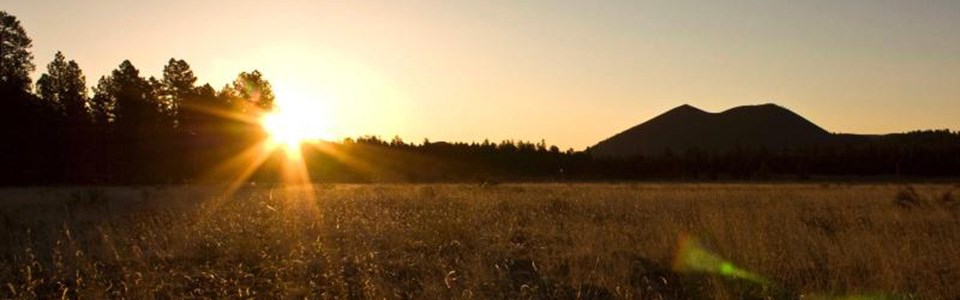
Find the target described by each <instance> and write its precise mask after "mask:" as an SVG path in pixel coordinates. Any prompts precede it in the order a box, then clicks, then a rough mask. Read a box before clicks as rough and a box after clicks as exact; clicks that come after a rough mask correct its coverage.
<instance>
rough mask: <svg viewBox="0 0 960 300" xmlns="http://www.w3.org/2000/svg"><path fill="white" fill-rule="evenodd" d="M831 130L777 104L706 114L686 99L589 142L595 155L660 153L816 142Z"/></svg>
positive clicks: (719, 150)
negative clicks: (645, 120)
mask: <svg viewBox="0 0 960 300" xmlns="http://www.w3.org/2000/svg"><path fill="white" fill-rule="evenodd" d="M829 136H830V134H829V133H828V132H827V131H826V130H823V129H822V128H820V127H819V126H817V125H816V124H813V123H811V122H810V121H808V120H807V119H804V118H803V117H801V116H800V115H797V114H796V113H794V112H792V111H790V110H789V109H787V108H784V107H782V106H779V105H776V104H773V103H766V104H758V105H747V106H738V107H734V108H730V109H728V110H725V111H723V112H720V113H709V112H705V111H703V110H700V109H699V108H696V107H693V106H691V105H689V104H684V105H681V106H678V107H676V108H674V109H671V110H669V111H667V112H665V113H663V114H661V115H659V116H657V117H655V118H653V119H650V120H649V121H647V122H644V123H641V124H640V125H637V126H634V127H632V128H630V129H628V130H626V131H624V132H621V133H619V134H617V135H614V136H613V137H610V138H608V139H606V140H604V141H601V142H600V143H598V144H596V145H594V146H593V147H590V152H591V153H592V154H593V155H595V156H598V157H626V156H637V155H647V156H651V155H659V154H663V153H664V151H666V150H671V151H673V152H674V153H682V152H683V151H686V150H688V149H699V150H705V151H713V152H722V151H727V150H732V149H736V148H738V147H748V148H761V147H763V148H768V149H780V148H784V147H793V146H801V145H808V144H815V143H819V142H821V141H824V140H827V139H829Z"/></svg>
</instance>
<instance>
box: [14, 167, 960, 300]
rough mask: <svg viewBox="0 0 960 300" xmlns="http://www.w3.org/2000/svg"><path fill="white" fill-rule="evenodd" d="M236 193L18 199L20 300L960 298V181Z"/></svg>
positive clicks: (26, 193) (126, 192)
mask: <svg viewBox="0 0 960 300" xmlns="http://www.w3.org/2000/svg"><path fill="white" fill-rule="evenodd" d="M219 191H220V189H219V188H217V187H139V188H133V187H126V188H56V189H52V188H26V189H5V190H0V284H2V287H0V298H43V299H49V298H60V297H67V298H78V297H79V298H87V299H90V298H95V299H96V298H159V299H175V298H258V299H271V298H304V297H306V298H330V299H333V298H338V299H358V298H359V299H365V298H369V299H374V298H376V299H384V298H386V299H405V298H414V299H502V298H531V299H578V298H579V299H751V298H758V299H763V298H786V299H790V298H794V299H796V298H803V299H818V298H819V299H833V298H838V299H883V298H888V299H891V298H901V297H902V298H918V299H957V298H960V200H958V198H957V196H960V195H958V193H960V188H958V186H954V185H914V186H912V187H909V188H908V187H906V186H901V185H838V184H810V185H800V184H769V185H766V184H517V185H513V184H503V185H495V186H484V187H481V186H476V185H317V186H313V187H310V188H298V189H290V188H275V187H249V186H248V187H244V188H241V189H240V190H238V191H236V193H234V194H233V196H231V197H223V196H220V192H219ZM844 297H847V298H844ZM851 297H861V298H851Z"/></svg>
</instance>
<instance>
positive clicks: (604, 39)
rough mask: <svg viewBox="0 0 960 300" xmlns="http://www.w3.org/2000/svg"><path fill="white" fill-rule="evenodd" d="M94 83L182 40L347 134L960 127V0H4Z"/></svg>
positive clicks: (195, 63) (496, 135)
mask: <svg viewBox="0 0 960 300" xmlns="http://www.w3.org/2000/svg"><path fill="white" fill-rule="evenodd" d="M0 4H2V5H0V9H3V10H6V11H7V12H9V13H11V14H13V15H15V16H17V17H18V18H19V19H20V20H21V22H22V24H23V26H24V27H25V28H26V30H27V32H28V34H29V35H30V36H31V37H32V38H33V41H34V47H33V52H34V56H35V63H36V64H37V67H38V68H37V69H38V74H39V72H41V71H43V70H45V68H46V64H47V63H49V62H50V60H52V59H53V54H54V53H55V52H56V51H57V50H62V51H63V52H64V54H65V55H66V56H67V58H69V59H74V60H76V61H77V62H78V63H79V64H80V66H81V67H82V68H83V70H84V72H85V74H86V76H87V82H88V84H90V85H93V84H95V83H96V80H97V78H99V77H100V76H102V75H104V74H107V73H108V72H109V71H110V70H112V69H114V68H116V67H117V65H119V63H120V62H121V61H123V60H124V59H130V60H131V61H132V62H133V63H134V65H136V66H137V67H138V68H140V69H141V71H142V72H144V74H145V75H154V76H158V77H159V75H160V70H161V69H162V67H163V65H164V64H165V63H166V62H167V60H168V59H169V58H171V57H176V58H182V59H185V60H186V61H187V62H188V63H190V64H191V66H192V67H193V69H194V71H195V73H196V74H197V76H198V77H199V78H200V82H209V83H211V84H213V85H214V86H215V87H217V88H220V87H222V86H223V84H225V83H226V82H228V81H230V80H232V78H234V77H235V76H236V74H237V73H239V72H240V71H245V70H252V69H259V70H261V71H262V72H263V73H264V75H265V76H266V77H267V79H268V80H270V81H271V82H272V83H273V84H274V86H275V88H276V89H277V94H278V96H279V97H281V99H279V101H281V103H282V102H283V101H284V99H283V98H291V99H293V98H296V99H300V100H299V101H304V100H306V99H309V100H310V101H316V103H315V104H316V105H314V107H321V108H322V109H320V110H323V111H322V112H318V116H322V117H325V118H329V119H330V120H331V122H332V124H333V126H334V128H333V129H332V130H333V134H334V135H335V136H338V137H343V136H358V135H363V134H375V135H380V136H382V137H384V138H391V137H393V136H394V135H399V136H401V137H403V138H405V139H406V140H408V141H416V142H419V141H421V140H422V139H423V138H425V137H427V138H430V139H431V140H433V141H437V140H451V141H482V140H483V139H484V138H490V140H492V141H499V140H502V139H508V138H511V139H523V140H531V141H539V140H540V139H546V141H547V142H548V143H550V144H557V145H559V146H560V147H561V148H567V147H573V148H575V149H582V148H584V147H586V146H589V145H592V144H593V143H595V142H597V141H600V140H602V139H604V138H606V137H609V136H610V135H613V134H615V133H618V132H620V131H622V130H624V129H627V128H629V127H631V126H633V125H636V124H638V123H640V122H642V121H645V120H647V119H649V118H651V117H653V116H655V115H657V114H659V113H662V112H664V111H666V110H668V109H670V108H672V107H675V106H678V105H680V104H683V103H689V104H691V105H694V106H697V107H700V108H702V109H705V110H708V111H721V110H724V109H727V108H729V107H732V106H737V105H743V104H758V103H767V102H773V103H778V104H780V105H783V106H785V107H787V108H790V109H792V110H794V111H795V112H797V113H799V114H801V115H803V116H806V117H807V118H809V119H810V120H811V121H813V122H815V123H817V124H819V125H821V126H823V127H824V128H825V129H827V130H829V131H832V132H853V133H886V132H901V131H907V130H913V129H934V128H951V129H954V130H958V129H960V1H955V0H948V1H854V0H845V1H832V0H831V1H817V0H811V1H770V0H761V1H640V0H634V1H566V2H563V1H450V0H445V1H403V2H401V1H369V2H367V1H342V2H340V1H337V2H332V1H329V2H326V1H280V0H277V1H242V0H232V1H203V0H166V1H108V0H99V1H79V0H77V1H63V0H61V1H51V0H29V1H28V0H18V1H11V0H0Z"/></svg>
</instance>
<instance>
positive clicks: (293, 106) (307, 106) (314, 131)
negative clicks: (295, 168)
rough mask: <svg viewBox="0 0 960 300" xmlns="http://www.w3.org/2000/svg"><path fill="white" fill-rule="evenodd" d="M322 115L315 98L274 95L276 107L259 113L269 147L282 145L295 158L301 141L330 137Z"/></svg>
mask: <svg viewBox="0 0 960 300" xmlns="http://www.w3.org/2000/svg"><path fill="white" fill-rule="evenodd" d="M324 115H325V111H324V110H323V109H322V107H321V105H320V103H319V101H311V100H309V99H308V98H302V97H296V98H285V99H283V100H281V99H280V98H279V97H278V99H277V104H276V107H275V108H274V109H273V110H272V111H270V112H267V113H265V114H264V115H263V116H262V117H261V119H260V126H261V127H262V128H263V129H264V131H265V132H266V133H267V135H268V137H267V146H268V147H270V149H282V150H284V152H285V153H287V154H288V157H289V158H298V157H299V155H300V147H301V145H302V144H304V143H310V142H316V141H319V140H329V139H330V138H331V135H330V126H329V123H328V118H326V117H324Z"/></svg>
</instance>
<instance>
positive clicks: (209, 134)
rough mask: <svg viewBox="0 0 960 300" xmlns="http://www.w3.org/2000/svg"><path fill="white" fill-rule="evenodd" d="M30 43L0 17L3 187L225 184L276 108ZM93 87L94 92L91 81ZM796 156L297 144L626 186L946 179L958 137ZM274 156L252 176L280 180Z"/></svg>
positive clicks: (325, 177) (495, 175) (481, 171)
mask: <svg viewBox="0 0 960 300" xmlns="http://www.w3.org/2000/svg"><path fill="white" fill-rule="evenodd" d="M31 47H32V40H31V39H30V38H29V36H28V35H27V33H26V31H25V30H24V28H23V27H22V26H21V25H20V22H19V21H18V20H17V18H16V17H15V16H13V15H10V14H8V13H7V12H3V11H0V170H2V172H0V184H3V185H24V184H138V183H186V182H198V181H201V180H211V181H214V182H217V181H227V180H230V179H232V177H230V174H214V175H219V176H220V177H217V176H211V173H213V172H211V170H216V169H217V168H218V167H219V166H220V165H222V164H224V163H225V162H229V161H230V160H231V159H235V158H236V157H237V156H238V154H241V153H243V152H244V151H245V150H247V149H250V148H251V147H252V146H253V145H256V144H257V143H261V142H262V141H263V140H264V139H265V137H266V135H265V133H264V132H263V130H262V129H261V128H260V127H259V126H258V124H256V122H253V121H251V120H255V119H256V118H257V116H258V115H259V114H261V113H263V112H266V111H269V110H271V109H272V108H273V107H274V102H275V100H276V99H275V96H274V94H273V92H272V89H271V85H270V83H269V81H267V80H266V78H265V77H264V75H263V74H261V73H260V72H259V71H256V70H254V71H250V72H241V73H240V74H238V76H237V77H236V79H235V80H234V81H233V82H231V83H229V84H226V85H224V86H223V87H221V88H219V89H216V88H214V87H212V86H211V85H210V84H198V79H197V77H196V76H195V75H194V73H193V71H192V70H191V68H190V65H189V64H188V63H187V62H186V61H184V60H182V59H174V58H171V59H170V60H169V61H168V62H167V64H166V65H165V66H164V68H163V74H162V76H161V77H160V78H155V77H152V76H151V77H145V76H143V75H142V74H141V72H140V70H138V69H137V68H136V67H135V66H134V65H133V63H131V62H130V61H128V60H125V61H123V62H121V63H120V64H119V65H118V67H117V68H116V69H115V70H113V71H112V72H110V73H109V74H107V75H104V76H101V77H100V78H99V79H98V80H97V81H96V83H95V84H91V83H90V82H88V81H87V78H86V77H85V75H84V73H83V71H82V69H81V68H80V66H79V64H78V63H77V62H76V61H74V60H70V59H68V58H67V57H66V55H64V54H63V53H61V52H57V53H56V55H55V56H54V59H53V61H51V62H49V63H48V64H47V65H46V66H45V68H44V69H43V70H41V72H42V74H41V75H40V77H39V78H38V80H36V82H34V81H33V80H32V79H31V77H30V74H31V73H33V72H34V71H35V70H36V66H35V65H34V62H33V54H32V53H31V52H30V48H31ZM91 85H92V86H91ZM847 141H848V142H844V143H839V144H835V145H819V146H815V147H805V148H794V149H753V148H741V149H736V150H734V151H726V152H722V153H720V152H711V151H709V150H698V149H687V150H686V151H682V152H675V151H670V150H665V151H664V153H662V154H661V155H656V156H649V157H633V158H628V159H613V160H605V159H596V158H593V157H592V156H590V154H589V153H588V152H581V151H573V150H572V149H568V150H566V151H561V150H560V149H559V148H558V147H556V146H549V145H547V143H546V142H545V141H541V142H539V143H533V142H525V141H513V140H507V141H501V142H499V143H494V142H490V141H483V142H474V143H447V142H430V141H423V142H422V143H408V142H405V141H403V140H402V139H400V138H399V137H397V138H394V139H392V140H389V141H387V140H383V139H380V138H379V137H375V136H366V137H359V138H356V139H345V140H343V141H341V142H330V143H323V144H322V145H320V146H318V147H314V146H307V147H304V149H303V155H304V159H305V163H306V164H307V170H308V172H309V173H310V176H311V178H313V179H314V180H318V181H349V182H376V181H414V182H423V181H498V180H633V179H662V178H676V179H693V180H714V179H770V178H774V179H775V178H792V179H808V178H811V177H816V176H891V175H892V176H901V175H903V176H957V175H960V133H954V132H950V131H948V130H939V131H919V132H911V133H906V134H899V135H891V136H883V137H861V138H854V139H847ZM282 160H283V158H282V154H279V153H275V154H273V155H271V156H270V157H268V158H267V159H266V162H265V163H264V164H263V166H261V167H260V168H259V169H257V170H254V172H253V174H252V177H251V180H256V181H276V180H279V175H278V171H277V169H279V168H281V165H282V163H283V161H282Z"/></svg>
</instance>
